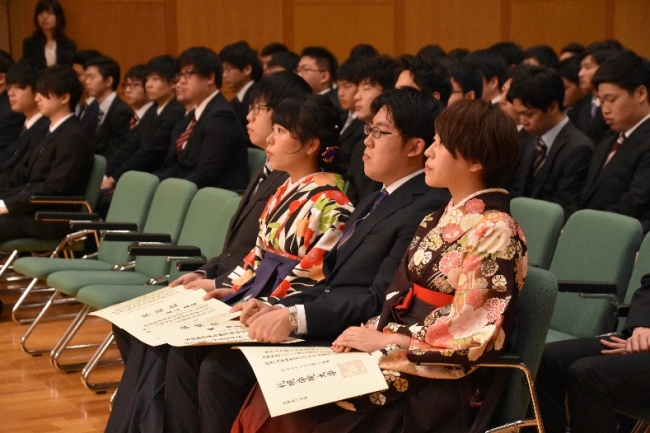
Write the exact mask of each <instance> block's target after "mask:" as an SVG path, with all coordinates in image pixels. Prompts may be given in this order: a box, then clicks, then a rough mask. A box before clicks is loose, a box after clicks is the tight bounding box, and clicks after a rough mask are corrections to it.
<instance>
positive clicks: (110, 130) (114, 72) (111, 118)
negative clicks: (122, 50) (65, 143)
mask: <svg viewBox="0 0 650 433" xmlns="http://www.w3.org/2000/svg"><path fill="white" fill-rule="evenodd" d="M85 77H86V82H85V84H86V90H87V91H88V95H89V96H92V97H94V98H95V100H96V101H97V103H98V104H99V110H98V111H97V115H96V116H95V117H94V119H93V124H92V127H91V130H92V135H91V141H92V145H93V149H94V152H95V153H97V154H99V155H103V156H105V157H106V158H107V159H110V158H111V156H112V155H113V152H115V150H117V149H118V148H119V147H120V146H121V145H122V143H123V142H124V137H125V136H126V133H127V132H128V131H129V121H130V120H131V117H132V116H133V111H132V110H131V109H130V108H129V106H128V105H126V104H125V103H124V101H122V100H121V99H120V98H119V96H117V93H115V90H116V89H117V86H118V84H119V83H120V65H119V64H118V63H117V62H116V61H115V60H113V59H111V58H110V57H108V56H98V57H94V58H92V59H90V60H89V61H88V62H86V75H85Z"/></svg>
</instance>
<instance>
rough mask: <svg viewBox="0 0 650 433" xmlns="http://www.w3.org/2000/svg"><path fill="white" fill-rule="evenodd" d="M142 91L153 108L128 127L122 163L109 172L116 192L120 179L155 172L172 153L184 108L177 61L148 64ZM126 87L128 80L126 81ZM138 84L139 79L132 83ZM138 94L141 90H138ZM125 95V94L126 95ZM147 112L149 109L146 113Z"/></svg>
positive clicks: (120, 155) (142, 109) (167, 58)
mask: <svg viewBox="0 0 650 433" xmlns="http://www.w3.org/2000/svg"><path fill="white" fill-rule="evenodd" d="M142 75H143V76H142V85H143V86H144V88H143V90H144V91H145V92H146V96H147V98H148V99H149V100H150V101H151V105H149V104H145V105H143V106H141V107H140V108H139V109H138V110H136V113H135V114H136V115H138V118H139V119H138V120H136V122H135V123H134V122H133V120H134V119H133V118H132V119H131V124H132V125H133V126H132V127H131V126H130V127H129V132H128V133H127V138H126V140H125V142H124V144H123V145H122V146H121V147H120V149H118V151H117V152H115V159H117V161H118V162H119V163H118V164H115V165H109V166H108V167H107V168H106V177H107V179H106V180H107V185H102V188H103V187H104V186H106V187H108V188H114V187H115V183H116V182H117V181H118V180H119V178H120V177H121V176H122V175H123V174H124V173H126V172H127V171H129V170H137V171H146V172H149V173H151V172H153V171H155V170H157V169H159V168H160V167H162V165H163V163H164V162H165V157H166V156H167V151H168V149H169V140H170V137H171V134H172V131H173V129H174V126H175V125H176V124H177V123H178V122H179V121H180V120H181V119H182V118H183V116H184V114H185V108H184V107H183V106H182V105H181V104H180V103H179V102H178V101H177V100H176V95H175V92H174V85H173V81H174V77H175V76H176V61H175V60H174V58H173V57H171V56H168V55H163V56H158V57H154V58H153V59H151V60H149V62H147V64H146V65H145V67H144V69H143V74H142ZM125 79H126V81H127V85H128V83H129V80H130V79H129V76H128V73H127V76H126V77H125ZM133 81H138V80H137V79H132V80H131V84H133ZM137 89H138V90H140V89H139V86H138V87H137ZM125 93H126V92H125ZM145 108H146V109H145Z"/></svg>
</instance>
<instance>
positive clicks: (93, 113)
mask: <svg viewBox="0 0 650 433" xmlns="http://www.w3.org/2000/svg"><path fill="white" fill-rule="evenodd" d="M98 56H101V53H100V52H99V51H97V50H81V51H77V54H75V55H74V57H73V58H72V69H73V70H74V72H75V73H76V74H77V78H78V79H79V82H80V83H81V85H82V86H83V88H84V92H83V93H82V94H81V98H80V99H79V102H78V103H77V106H76V107H75V108H74V115H75V116H77V119H79V120H80V121H81V124H82V126H83V127H84V130H85V131H86V133H87V134H88V136H89V137H90V136H91V135H92V134H93V127H94V124H95V120H96V119H97V112H98V111H99V104H98V103H97V100H96V99H95V98H94V97H92V96H90V95H88V91H87V90H86V63H87V62H88V61H89V60H90V59H92V58H94V57H98Z"/></svg>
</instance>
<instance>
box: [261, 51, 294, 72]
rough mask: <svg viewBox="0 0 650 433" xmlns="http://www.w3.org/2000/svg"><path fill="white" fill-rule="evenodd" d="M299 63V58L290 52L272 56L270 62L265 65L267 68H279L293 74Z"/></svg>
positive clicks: (281, 52)
mask: <svg viewBox="0 0 650 433" xmlns="http://www.w3.org/2000/svg"><path fill="white" fill-rule="evenodd" d="M298 63H300V57H298V54H296V53H294V52H291V51H280V52H279V53H275V54H273V57H271V60H269V62H268V63H267V64H266V67H267V68H274V67H276V66H280V67H281V68H283V69H284V70H285V71H290V72H293V71H295V70H296V68H297V67H298Z"/></svg>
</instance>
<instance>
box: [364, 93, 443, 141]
mask: <svg viewBox="0 0 650 433" xmlns="http://www.w3.org/2000/svg"><path fill="white" fill-rule="evenodd" d="M382 107H385V108H386V117H387V118H388V119H390V120H391V121H392V122H393V124H394V125H395V128H397V129H398V130H399V132H401V133H402V134H404V135H407V136H409V137H416V138H421V139H423V140H424V143H425V146H429V145H430V144H431V143H432V142H433V136H434V135H435V134H436V131H435V127H434V122H435V120H436V117H437V116H438V114H440V113H441V112H442V110H443V109H444V107H443V105H442V103H441V102H440V101H438V100H437V99H436V98H434V97H433V96H432V95H431V94H430V93H427V92H421V91H419V90H416V89H414V88H412V87H405V88H403V89H390V90H387V91H385V92H383V93H382V94H381V95H379V96H377V98H375V100H374V101H372V104H371V105H370V110H371V111H372V113H373V114H377V112H378V111H379V110H381V109H382Z"/></svg>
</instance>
